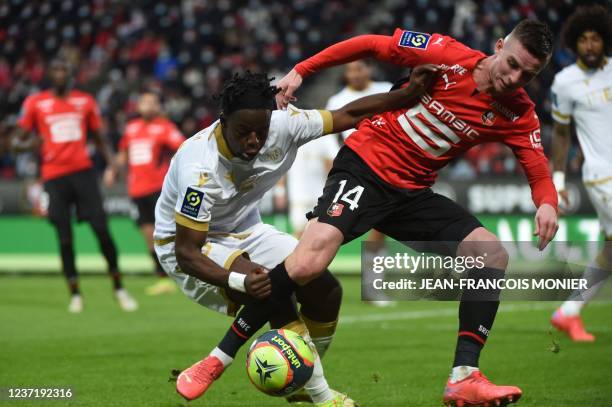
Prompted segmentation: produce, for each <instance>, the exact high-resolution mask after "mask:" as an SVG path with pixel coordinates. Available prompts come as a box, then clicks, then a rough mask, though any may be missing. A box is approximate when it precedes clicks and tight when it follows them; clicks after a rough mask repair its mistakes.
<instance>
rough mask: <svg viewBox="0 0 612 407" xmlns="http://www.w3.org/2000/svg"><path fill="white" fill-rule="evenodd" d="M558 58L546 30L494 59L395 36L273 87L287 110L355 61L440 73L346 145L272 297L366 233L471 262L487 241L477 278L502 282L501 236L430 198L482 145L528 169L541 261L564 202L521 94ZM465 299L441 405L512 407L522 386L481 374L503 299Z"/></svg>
mask: <svg viewBox="0 0 612 407" xmlns="http://www.w3.org/2000/svg"><path fill="white" fill-rule="evenodd" d="M552 50H553V45H552V35H551V33H550V31H549V29H548V27H546V25H544V24H542V23H539V22H536V21H530V20H524V21H522V22H520V23H519V24H518V25H517V26H516V27H515V29H514V30H513V31H512V32H511V33H510V34H509V35H508V36H507V37H506V38H504V39H499V40H498V41H497V43H496V44H495V53H494V54H493V55H490V56H487V55H485V54H484V53H482V52H480V51H476V50H473V49H470V48H469V47H467V46H465V45H464V44H462V43H460V42H458V41H456V40H454V39H453V38H451V37H448V36H445V35H442V34H427V33H420V32H414V31H407V30H400V29H398V30H396V31H395V33H394V35H393V36H383V35H363V36H358V37H355V38H352V39H349V40H347V41H344V42H341V43H338V44H335V45H332V46H331V47H329V48H327V49H325V50H323V51H322V52H320V53H318V54H316V55H315V56H313V57H311V58H309V59H307V60H305V61H303V62H301V63H299V64H297V65H296V66H295V68H294V69H293V70H292V71H291V72H290V73H289V74H287V76H285V78H283V79H282V80H281V81H280V82H279V84H278V86H279V87H280V88H281V89H282V90H281V92H280V93H279V94H278V96H277V102H278V104H279V106H280V107H284V106H286V104H287V103H288V102H289V101H292V100H294V99H295V98H294V97H293V92H294V91H295V90H296V89H297V88H298V87H299V86H300V84H301V81H302V78H304V77H306V76H308V75H310V74H312V73H314V72H317V71H319V70H321V69H323V68H326V67H330V66H333V65H338V64H342V63H346V62H349V61H353V60H356V59H359V58H364V57H375V58H377V59H379V60H382V61H385V62H390V63H394V64H399V65H404V66H415V65H417V64H423V63H433V64H438V65H439V66H440V67H441V74H440V75H439V76H438V77H437V79H436V81H435V82H434V84H433V85H432V87H431V88H430V90H429V92H427V93H425V94H424V95H423V96H421V100H420V102H419V103H417V104H416V105H415V106H412V107H409V108H407V109H402V110H397V111H394V112H387V113H384V114H381V115H378V116H374V117H372V118H371V119H370V120H364V121H363V122H361V123H360V125H359V127H358V131H356V132H355V133H353V134H352V135H351V136H350V137H349V138H348V139H347V140H346V147H344V148H343V149H342V150H341V151H340V153H339V154H338V156H337V158H336V160H335V162H334V167H333V168H332V170H331V172H330V174H329V176H328V179H327V183H326V186H325V190H324V191H323V195H322V196H321V197H320V198H319V201H318V204H317V206H316V208H315V209H314V210H313V212H311V213H310V214H309V217H310V218H311V221H310V223H311V224H310V225H309V227H308V228H307V229H306V232H305V234H304V235H303V236H302V239H301V240H300V243H299V245H298V246H297V248H296V250H295V251H294V253H293V254H292V255H290V256H289V257H288V258H287V260H286V261H285V263H284V264H281V265H279V266H278V267H277V268H276V269H274V270H272V271H271V272H270V279H271V281H272V286H273V289H272V296H273V297H274V296H275V295H279V294H275V283H274V282H275V281H278V282H279V283H278V285H277V286H280V287H281V289H279V290H276V293H278V292H280V291H283V289H284V291H285V292H287V291H290V290H291V288H292V286H295V284H303V283H304V282H305V281H308V280H309V279H311V278H312V277H313V276H316V275H317V273H319V272H320V270H323V269H325V267H327V266H328V265H329V263H330V262H331V260H332V259H333V257H334V256H335V254H336V252H337V250H338V248H339V246H340V245H341V244H344V243H346V242H348V241H351V240H353V239H355V238H356V237H359V236H361V235H362V234H363V233H365V232H367V231H368V230H369V229H371V228H375V229H377V230H379V231H381V232H382V233H385V234H386V235H388V236H390V237H392V238H394V239H396V240H399V241H439V242H449V241H455V242H460V243H459V244H458V246H457V248H456V251H455V253H454V254H457V255H464V256H465V255H472V254H478V247H479V245H478V244H475V243H476V242H487V245H486V247H487V249H486V251H487V252H488V256H487V258H486V263H485V264H486V268H485V269H483V270H481V271H480V273H483V272H484V273H487V274H481V275H482V276H483V277H482V278H501V277H503V274H504V270H505V268H506V266H507V262H508V254H507V253H506V251H505V250H504V248H503V247H502V245H501V243H500V242H499V241H498V239H497V237H496V236H495V235H493V233H491V232H489V231H488V230H486V229H485V228H484V227H483V226H482V224H481V223H480V222H479V221H478V220H477V219H476V218H475V217H474V216H473V215H472V214H470V213H469V212H467V211H466V210H465V209H464V208H462V207H460V206H459V205H458V204H456V203H455V202H453V201H451V200H450V199H447V198H445V197H443V196H441V195H438V194H436V193H434V192H432V190H431V189H430V187H431V186H432V185H433V184H434V182H435V180H436V176H437V172H438V170H440V169H441V168H442V167H444V166H445V165H446V164H448V163H449V162H450V161H451V160H452V159H453V158H455V157H457V156H459V155H461V154H463V153H464V152H465V151H466V150H468V149H469V148H470V147H472V146H474V145H476V144H480V143H485V142H501V143H504V144H506V145H507V146H509V147H510V148H511V149H512V150H513V152H514V154H515V155H516V157H517V158H518V160H519V162H520V164H521V166H522V167H523V169H524V171H525V174H526V175H527V180H528V182H529V185H530V187H531V191H532V198H533V202H534V203H535V205H536V207H537V212H536V215H535V223H536V230H535V235H538V236H539V243H538V244H539V248H540V250H542V249H543V248H544V247H545V246H546V245H547V244H548V242H550V240H551V239H552V238H553V237H554V234H555V233H556V230H557V227H558V226H557V194H556V191H555V188H554V186H553V183H552V180H551V176H550V173H549V168H548V163H547V160H546V157H545V156H544V151H543V149H542V144H541V140H540V124H539V120H538V117H537V115H536V113H535V109H534V104H533V102H532V101H531V100H530V99H529V97H528V96H527V93H526V92H525V90H524V89H522V88H523V87H524V86H525V85H526V84H527V83H529V81H531V80H532V79H533V78H535V77H536V75H537V74H538V73H539V72H540V71H541V70H542V69H543V68H544V66H545V65H546V64H547V63H548V61H549V59H550V56H551V53H552ZM470 242H472V244H470ZM480 247H482V246H480ZM473 271H475V270H473ZM474 275H476V273H475V274H474ZM485 275H486V277H485ZM470 291H471V290H464V292H463V296H462V300H461V303H460V306H459V332H458V340H457V347H456V351H455V360H454V364H453V369H452V372H451V375H450V378H449V380H448V382H447V385H446V388H445V391H444V402H445V403H447V404H456V405H476V404H477V405H480V404H484V405H489V404H490V405H494V404H495V403H500V402H501V403H503V402H513V401H516V400H517V399H518V398H519V397H520V396H521V390H520V389H519V388H518V387H514V386H497V385H494V384H492V383H491V382H490V381H489V380H488V379H487V378H486V377H485V376H484V375H483V374H482V373H480V371H479V368H478V360H479V356H480V351H481V349H482V348H483V346H484V344H485V342H486V340H487V338H488V336H489V332H490V330H491V328H492V325H493V321H494V319H495V315H496V312H497V308H498V305H499V301H498V293H494V292H489V293H486V294H485V295H488V296H489V298H487V299H488V301H483V300H481V298H482V297H480V295H482V294H483V293H476V292H470ZM496 294H497V295H496ZM491 296H492V297H491Z"/></svg>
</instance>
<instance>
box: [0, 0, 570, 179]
mask: <svg viewBox="0 0 612 407" xmlns="http://www.w3.org/2000/svg"><path fill="white" fill-rule="evenodd" d="M571 3H572V2H571V1H567V0H553V1H543V0H505V1H493V0H480V1H473V0H459V1H450V0H417V1H414V2H406V1H401V0H384V1H378V2H368V1H364V0H354V1H351V2H350V7H348V6H347V5H348V2H342V1H334V0H327V1H321V0H291V1H259V0H243V1H229V0H216V1H207V0H182V1H180V2H177V1H172V0H149V1H141V0H135V1H131V2H124V1H117V0H91V1H76V0H61V1H53V0H41V1H25V0H7V1H3V2H0V49H1V52H0V134H1V135H2V139H1V143H0V145H1V146H2V148H0V178H5V179H6V178H15V177H32V176H34V175H35V174H36V165H34V160H33V159H32V157H27V156H26V157H25V158H23V159H22V160H20V157H15V156H14V155H11V154H10V153H9V140H8V134H10V132H11V129H12V127H13V126H14V125H15V122H16V120H17V117H18V114H19V108H20V106H21V104H22V102H23V100H24V99H25V97H26V96H27V95H28V94H31V93H32V92H35V91H37V90H39V89H41V88H44V87H46V86H47V79H46V75H45V72H46V68H47V65H48V63H49V61H50V60H51V58H52V57H54V56H56V55H62V57H63V58H66V59H67V60H69V61H70V62H71V63H72V64H73V66H75V67H76V71H75V78H76V79H75V86H76V87H78V88H80V89H82V90H85V91H88V92H90V93H92V94H93V95H95V97H96V99H97V101H98V103H99V106H100V108H101V110H102V116H103V118H104V121H105V126H104V129H105V133H106V136H107V137H108V139H109V140H110V141H111V142H112V144H113V145H114V146H116V145H117V143H118V141H119V138H120V136H121V134H122V131H123V128H124V125H125V122H126V120H128V119H129V118H131V117H132V116H133V115H134V114H135V109H136V108H135V105H136V103H135V102H136V100H137V97H138V95H139V92H140V91H141V90H142V89H150V90H155V91H157V92H159V94H161V95H162V97H163V107H164V110H165V112H166V114H167V115H168V117H169V118H170V119H171V120H172V121H174V122H175V123H177V125H178V126H179V127H180V130H181V131H182V133H183V134H186V135H190V134H194V133H195V132H196V131H197V130H198V129H201V128H203V127H205V126H207V125H208V124H209V123H210V122H211V121H212V120H213V118H214V117H215V115H216V103H215V101H214V100H213V99H212V97H211V96H212V95H214V94H216V93H217V92H218V91H219V90H220V86H221V84H222V83H223V81H224V80H225V79H227V78H228V77H229V76H230V75H231V74H232V73H233V72H235V71H237V70H245V69H250V70H252V71H268V72H270V73H271V75H272V76H276V77H277V78H280V77H281V75H282V72H286V71H288V70H289V69H290V68H291V67H292V66H293V65H294V64H295V63H296V62H298V61H299V60H301V59H303V58H305V57H307V56H310V55H312V54H314V53H316V52H317V51H319V50H321V49H323V48H324V47H325V46H327V45H329V44H332V43H334V42H337V41H339V40H342V39H344V38H348V37H351V36H354V35H358V34H361V33H381V34H391V33H392V32H393V29H394V28H395V27H402V28H410V29H413V30H418V31H423V32H443V33H448V34H449V35H451V36H453V37H455V38H457V39H458V40H460V41H462V42H464V43H466V44H468V45H470V46H471V47H473V48H476V49H480V50H483V51H485V52H491V50H492V47H493V44H494V41H495V39H497V38H498V37H500V36H501V35H502V33H504V32H508V30H509V29H510V28H511V27H512V26H513V25H515V24H516V23H517V22H518V21H519V20H520V19H522V18H525V17H535V18H538V19H540V20H543V21H546V22H547V23H548V24H549V25H550V26H551V28H552V30H553V32H555V33H556V34H557V36H558V34H559V31H560V26H561V23H562V22H563V20H564V17H565V16H566V15H567V14H568V13H569V12H571V9H572V6H571ZM572 61H573V57H572V55H571V54H570V53H569V52H568V51H567V50H566V49H565V48H564V47H563V46H562V45H561V44H559V43H558V42H557V46H556V51H555V55H554V58H553V61H552V62H551V64H549V66H548V67H547V68H546V70H545V71H544V72H543V73H542V74H541V75H540V76H539V78H538V79H537V80H536V81H534V82H532V83H531V84H530V85H529V86H528V88H527V90H528V92H529V93H530V95H531V97H532V99H533V100H534V101H535V102H536V104H537V107H538V114H539V116H540V120H541V122H542V125H543V129H542V134H543V141H544V144H545V147H546V148H547V149H548V148H549V144H550V133H551V132H550V125H551V119H550V100H549V88H550V84H551V82H552V78H553V76H554V74H555V73H556V72H557V71H558V70H559V69H560V68H561V67H563V66H565V65H567V64H568V63H570V62H572ZM400 75H402V72H400V71H399V70H398V69H397V68H395V67H390V66H380V67H379V69H378V75H377V76H378V77H379V79H386V80H391V81H393V80H395V79H397V78H399V77H400ZM339 86H340V84H337V87H330V89H329V95H331V94H333V93H335V92H336V91H337V89H338V88H339ZM300 104H301V105H302V106H305V107H309V103H308V100H307V99H303V100H300ZM578 155H579V154H578V153H576V154H575V156H578ZM570 166H571V169H572V170H573V171H578V170H579V164H578V160H577V159H575V160H573V161H572V162H571V164H570ZM515 171H518V169H517V168H516V161H515V160H514V158H513V157H512V153H511V152H510V151H509V150H507V149H505V148H503V147H502V146H497V145H490V146H481V147H479V148H476V149H473V151H470V152H469V153H468V154H467V155H466V156H465V158H464V159H463V160H460V161H458V162H457V163H455V165H454V166H453V167H452V169H451V171H450V173H447V174H448V175H449V176H451V177H457V178H470V177H474V176H476V175H479V174H488V173H496V174H503V173H509V172H510V173H513V172H515Z"/></svg>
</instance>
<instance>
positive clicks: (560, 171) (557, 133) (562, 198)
mask: <svg viewBox="0 0 612 407" xmlns="http://www.w3.org/2000/svg"><path fill="white" fill-rule="evenodd" d="M570 143H571V130H570V125H569V124H562V123H559V122H557V121H555V122H554V123H553V143H552V146H553V151H552V155H553V183H554V184H555V188H556V189H557V192H558V193H559V204H560V205H559V207H560V209H561V210H563V209H564V208H566V207H567V206H568V205H569V199H568V195H567V191H566V190H565V167H566V165H567V155H568V153H569V148H570Z"/></svg>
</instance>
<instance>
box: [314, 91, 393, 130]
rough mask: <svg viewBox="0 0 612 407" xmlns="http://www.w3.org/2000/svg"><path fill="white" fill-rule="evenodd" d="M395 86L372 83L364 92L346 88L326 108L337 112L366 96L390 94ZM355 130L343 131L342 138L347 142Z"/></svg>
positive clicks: (334, 96) (332, 98)
mask: <svg viewBox="0 0 612 407" xmlns="http://www.w3.org/2000/svg"><path fill="white" fill-rule="evenodd" d="M392 86H393V84H392V83H391V82H370V83H369V85H368V86H367V87H366V88H365V89H363V90H355V89H353V88H351V87H348V86H345V87H344V88H343V89H342V90H341V91H340V92H338V93H336V94H335V95H333V96H332V97H330V98H329V100H328V101H327V106H326V107H325V108H326V109H327V110H337V109H340V108H341V107H342V106H344V105H346V104H347V103H350V102H352V101H353V100H357V99H359V98H362V97H364V96H370V95H373V94H375V93H385V92H389V90H390V89H391V87H392ZM354 131H355V129H350V130H345V131H343V132H342V133H341V134H342V138H343V139H344V140H346V138H347V137H348V136H350V134H351V133H352V132H354Z"/></svg>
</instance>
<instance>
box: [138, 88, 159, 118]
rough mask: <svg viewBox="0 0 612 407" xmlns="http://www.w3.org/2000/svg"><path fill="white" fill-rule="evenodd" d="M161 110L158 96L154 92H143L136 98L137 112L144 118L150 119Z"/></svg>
mask: <svg viewBox="0 0 612 407" xmlns="http://www.w3.org/2000/svg"><path fill="white" fill-rule="evenodd" d="M160 112H161V106H160V104H159V98H158V97H157V95H156V94H154V93H145V94H143V95H142V96H140V98H139V99H138V113H140V115H141V116H142V117H143V119H145V120H151V119H152V118H154V117H156V116H159V114H160Z"/></svg>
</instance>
